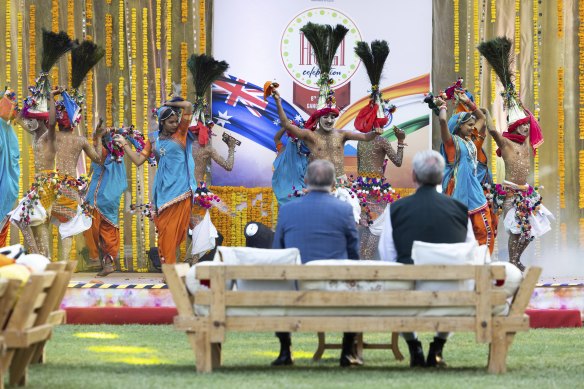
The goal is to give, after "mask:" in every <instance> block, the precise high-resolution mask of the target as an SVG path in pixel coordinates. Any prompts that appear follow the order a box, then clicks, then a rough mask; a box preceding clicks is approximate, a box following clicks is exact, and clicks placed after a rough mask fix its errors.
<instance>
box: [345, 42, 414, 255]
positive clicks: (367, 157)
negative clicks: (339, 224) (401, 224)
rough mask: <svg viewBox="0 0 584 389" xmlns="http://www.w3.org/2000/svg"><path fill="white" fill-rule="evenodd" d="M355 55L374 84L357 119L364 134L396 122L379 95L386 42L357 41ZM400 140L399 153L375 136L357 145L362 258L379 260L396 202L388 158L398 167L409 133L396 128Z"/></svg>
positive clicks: (392, 108)
mask: <svg viewBox="0 0 584 389" xmlns="http://www.w3.org/2000/svg"><path fill="white" fill-rule="evenodd" d="M355 54H357V55H358V56H359V58H361V61H362V62H363V64H364V65H365V69H366V70H367V75H368V76H369V81H370V82H371V96H370V101H369V104H367V105H366V106H365V107H363V108H362V109H361V110H360V111H359V113H358V114H357V118H356V119H355V128H356V129H357V130H359V131H361V132H363V133H368V132H371V130H372V129H373V128H383V127H384V126H387V125H388V123H390V122H391V120H392V119H393V112H395V106H394V105H392V104H389V101H384V100H383V99H382V95H381V92H380V80H381V74H382V72H383V66H384V64H385V61H386V59H387V56H388V55H389V46H388V44H387V42H386V41H379V40H375V41H373V42H371V46H369V44H368V43H367V42H357V45H356V46H355ZM393 132H394V135H395V137H396V139H397V142H398V143H397V152H396V151H395V150H394V149H393V147H392V146H391V144H390V142H389V140H388V139H386V138H384V137H382V136H379V135H378V136H376V137H375V138H374V139H373V140H372V141H370V142H364V141H359V142H357V171H358V174H359V177H357V179H355V180H354V181H353V184H352V189H353V191H354V192H356V193H357V196H358V197H359V200H360V201H361V209H362V211H361V220H360V222H359V228H358V229H359V237H360V240H361V246H360V258H361V259H379V255H378V250H377V246H378V245H379V237H380V235H381V230H382V227H383V211H384V209H385V207H386V206H387V204H388V203H391V202H393V201H394V192H393V189H391V185H389V183H387V182H385V164H386V160H385V157H386V156H387V157H388V158H389V160H390V161H391V162H392V163H393V164H394V165H395V166H397V167H400V166H401V164H402V160H403V151H404V147H405V143H404V140H405V138H406V134H405V132H404V131H403V130H401V129H399V128H397V127H394V128H393Z"/></svg>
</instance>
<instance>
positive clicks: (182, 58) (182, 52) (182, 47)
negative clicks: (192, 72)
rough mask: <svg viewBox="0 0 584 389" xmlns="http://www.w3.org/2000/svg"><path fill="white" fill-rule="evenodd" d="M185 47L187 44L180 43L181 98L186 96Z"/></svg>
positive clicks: (186, 52)
mask: <svg viewBox="0 0 584 389" xmlns="http://www.w3.org/2000/svg"><path fill="white" fill-rule="evenodd" d="M188 50H189V49H188V47H187V42H181V43H180V63H181V67H180V88H181V89H180V90H181V93H182V95H183V96H185V97H186V96H187V95H188V94H187V67H186V66H185V64H186V63H187V57H188V55H189V52H188Z"/></svg>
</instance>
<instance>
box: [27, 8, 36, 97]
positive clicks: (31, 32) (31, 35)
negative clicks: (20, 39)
mask: <svg viewBox="0 0 584 389" xmlns="http://www.w3.org/2000/svg"><path fill="white" fill-rule="evenodd" d="M28 27H29V28H28V83H29V85H33V84H34V80H35V79H36V6H35V5H34V4H31V5H30V7H29V8H28Z"/></svg>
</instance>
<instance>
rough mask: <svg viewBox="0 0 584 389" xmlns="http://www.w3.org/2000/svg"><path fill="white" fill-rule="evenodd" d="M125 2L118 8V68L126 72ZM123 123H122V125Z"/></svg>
mask: <svg viewBox="0 0 584 389" xmlns="http://www.w3.org/2000/svg"><path fill="white" fill-rule="evenodd" d="M124 11H125V9H124V0H120V2H119V7H118V66H119V68H120V70H124V66H125V56H124V49H125V44H126V39H124V37H125V36H126V34H125V33H124V26H125V23H126V22H125V13H124ZM121 123H123V121H120V124H121Z"/></svg>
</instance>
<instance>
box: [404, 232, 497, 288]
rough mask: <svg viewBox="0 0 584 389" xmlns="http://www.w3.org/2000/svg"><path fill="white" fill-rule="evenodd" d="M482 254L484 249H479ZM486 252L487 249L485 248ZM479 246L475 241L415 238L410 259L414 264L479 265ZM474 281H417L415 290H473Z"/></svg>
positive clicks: (482, 262)
mask: <svg viewBox="0 0 584 389" xmlns="http://www.w3.org/2000/svg"><path fill="white" fill-rule="evenodd" d="M480 252H482V253H483V254H484V250H481V251H480ZM487 252H488V250H487ZM479 255H480V254H479V246H478V244H477V242H476V241H472V242H464V243H427V242H420V241H417V240H415V241H414V244H413V246H412V259H413V261H414V264H415V265H479V264H484V257H483V258H482V261H481V259H479ZM473 289H474V281H473V280H466V281H417V282H416V290H427V291H441V290H473Z"/></svg>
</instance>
